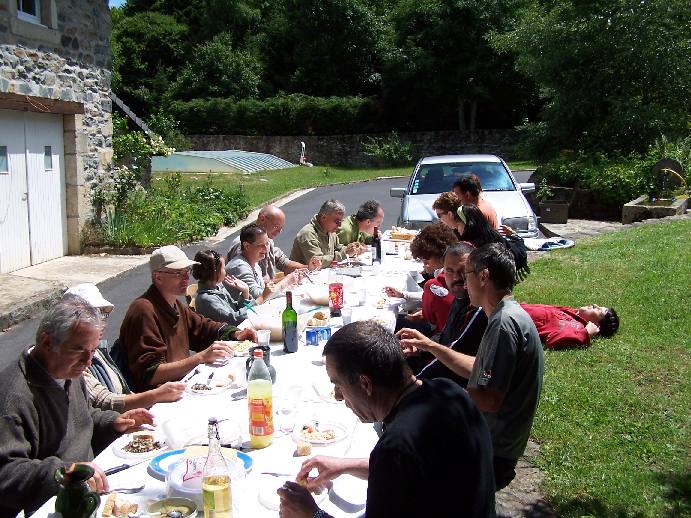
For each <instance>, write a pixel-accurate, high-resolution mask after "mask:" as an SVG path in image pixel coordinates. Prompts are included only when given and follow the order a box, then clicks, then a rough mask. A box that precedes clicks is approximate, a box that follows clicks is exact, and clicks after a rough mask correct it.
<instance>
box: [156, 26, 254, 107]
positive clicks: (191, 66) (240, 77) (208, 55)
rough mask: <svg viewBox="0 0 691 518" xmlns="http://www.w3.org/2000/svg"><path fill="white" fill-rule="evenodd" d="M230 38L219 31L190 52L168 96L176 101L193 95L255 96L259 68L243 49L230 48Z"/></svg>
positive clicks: (187, 98) (250, 55)
mask: <svg viewBox="0 0 691 518" xmlns="http://www.w3.org/2000/svg"><path fill="white" fill-rule="evenodd" d="M232 42H233V38H232V36H231V35H230V34H227V33H223V34H220V35H218V36H215V37H214V38H213V39H212V40H211V41H209V42H207V43H202V44H200V45H198V46H197V47H195V49H194V50H193V51H192V55H191V56H190V58H189V60H188V62H187V64H186V65H185V66H184V68H183V69H182V71H181V72H180V75H179V76H178V78H177V80H176V81H175V83H174V84H173V85H172V86H171V88H170V90H169V92H168V96H169V97H170V98H171V99H176V100H186V101H187V100H190V99H194V98H197V97H229V98H233V99H244V98H247V97H256V96H257V94H258V93H259V89H258V85H259V83H260V81H261V73H262V67H261V64H260V63H259V61H258V60H257V58H256V57H255V56H253V55H252V54H250V53H249V52H247V51H242V50H240V51H238V50H234V49H233V43H232Z"/></svg>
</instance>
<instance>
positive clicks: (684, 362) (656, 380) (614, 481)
mask: <svg viewBox="0 0 691 518" xmlns="http://www.w3.org/2000/svg"><path fill="white" fill-rule="evenodd" d="M690 241H691V222H690V221H688V220H686V221H675V222H670V223H664V224H657V225H644V226H642V227H639V228H634V229H629V230H625V231H622V232H617V233H613V234H607V235H603V236H600V237H597V238H593V239H588V240H584V241H579V243H578V245H577V246H576V247H575V248H572V249H570V250H563V251H554V252H550V253H549V255H548V256H546V257H545V258H544V259H541V260H538V261H537V262H535V263H533V264H531V270H532V273H531V275H530V276H529V278H528V279H527V280H526V281H524V282H523V283H521V284H520V285H519V286H518V287H517V288H516V297H517V299H518V300H521V301H523V300H525V301H531V302H540V303H548V304H559V305H569V306H580V305H585V304H587V303H597V304H601V305H605V306H612V307H614V308H615V310H616V311H617V313H618V314H619V317H620V320H621V327H620V330H619V332H618V333H617V334H616V335H615V336H614V337H613V338H610V339H597V340H595V342H594V343H593V345H591V347H590V348H588V349H583V350H568V351H547V352H546V365H545V383H544V389H543V393H542V400H541V402H540V407H539V409H538V414H537V416H536V421H535V424H534V427H533V436H534V438H535V439H536V440H537V442H538V443H540V450H541V453H540V456H539V457H538V461H537V462H538V464H539V465H540V467H541V468H542V469H543V470H544V472H545V475H546V477H545V481H544V487H543V489H544V491H545V493H546V495H547V497H548V499H549V500H550V502H551V503H552V504H553V505H554V507H555V509H556V511H557V514H558V515H559V516H584V515H585V516H691V507H690V504H689V502H690V500H689V495H690V491H691V476H690V473H691V469H690V468H691V462H690V461H691V455H690V449H689V446H691V437H690V436H689V428H690V426H691V417H690V415H691V414H690V412H689V409H690V408H691V338H690V337H691V311H690V310H689V302H688V299H687V296H688V294H689V288H691V251H690V249H689V246H688V243H689V242H690Z"/></svg>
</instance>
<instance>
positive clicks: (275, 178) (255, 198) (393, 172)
mask: <svg viewBox="0 0 691 518" xmlns="http://www.w3.org/2000/svg"><path fill="white" fill-rule="evenodd" d="M530 165H531V163H530V162H509V167H511V169H521V168H525V167H528V166H530ZM412 169H413V168H412V166H405V167H392V168H368V169H355V168H346V167H329V166H315V167H291V168H289V169H279V170H276V171H263V172H258V173H252V174H242V173H213V174H204V173H199V174H183V176H182V177H183V181H184V182H198V181H200V180H205V179H206V178H211V181H212V183H213V184H214V185H216V186H237V185H242V186H243V188H244V189H245V192H246V193H247V196H248V197H249V201H250V206H251V207H258V206H260V205H262V204H264V203H266V202H268V201H269V200H273V199H275V198H279V197H281V196H283V195H284V194H286V193H289V192H291V191H295V190H297V189H305V188H308V187H319V186H320V185H330V184H336V183H350V182H354V181H358V180H371V179H374V178H379V177H381V176H408V175H410V173H411V172H412ZM167 174H169V173H164V174H156V175H154V178H159V177H163V176H166V175H167Z"/></svg>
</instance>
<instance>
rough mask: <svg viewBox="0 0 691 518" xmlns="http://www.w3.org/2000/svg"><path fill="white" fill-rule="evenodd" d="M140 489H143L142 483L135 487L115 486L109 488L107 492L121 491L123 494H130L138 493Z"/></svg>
mask: <svg viewBox="0 0 691 518" xmlns="http://www.w3.org/2000/svg"><path fill="white" fill-rule="evenodd" d="M142 489H144V484H142V485H141V486H137V487H116V488H114V489H110V490H109V491H108V492H109V493H122V494H123V495H130V494H133V493H139V492H140V491H141V490H142Z"/></svg>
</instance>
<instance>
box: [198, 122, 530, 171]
mask: <svg viewBox="0 0 691 518" xmlns="http://www.w3.org/2000/svg"><path fill="white" fill-rule="evenodd" d="M368 136H371V137H381V136H386V135H330V136H323V137H315V136H267V137H249V136H243V135H189V136H188V137H189V139H190V140H191V141H192V146H193V147H192V149H194V150H204V151H220V150H225V149H240V150H244V151H256V152H261V153H270V154H272V155H276V156H278V157H280V158H283V159H284V160H288V161H290V162H293V163H297V162H298V160H299V158H300V141H303V142H305V145H306V147H307V160H308V161H309V162H312V163H314V164H319V165H326V164H328V165H332V166H341V167H372V166H378V165H383V164H381V163H378V162H377V160H375V159H374V158H372V157H369V156H367V155H365V153H364V150H363V148H362V143H363V142H367V137H368ZM399 136H400V138H401V141H402V142H409V143H411V144H412V146H413V160H414V161H417V160H418V159H419V158H421V157H423V156H429V155H446V154H460V153H491V154H494V155H499V156H501V157H502V158H504V159H505V160H510V159H512V158H513V149H514V146H515V145H516V142H517V135H516V132H515V131H514V130H510V129H509V130H475V131H474V132H470V131H421V132H415V133H401V134H400V135H399Z"/></svg>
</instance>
